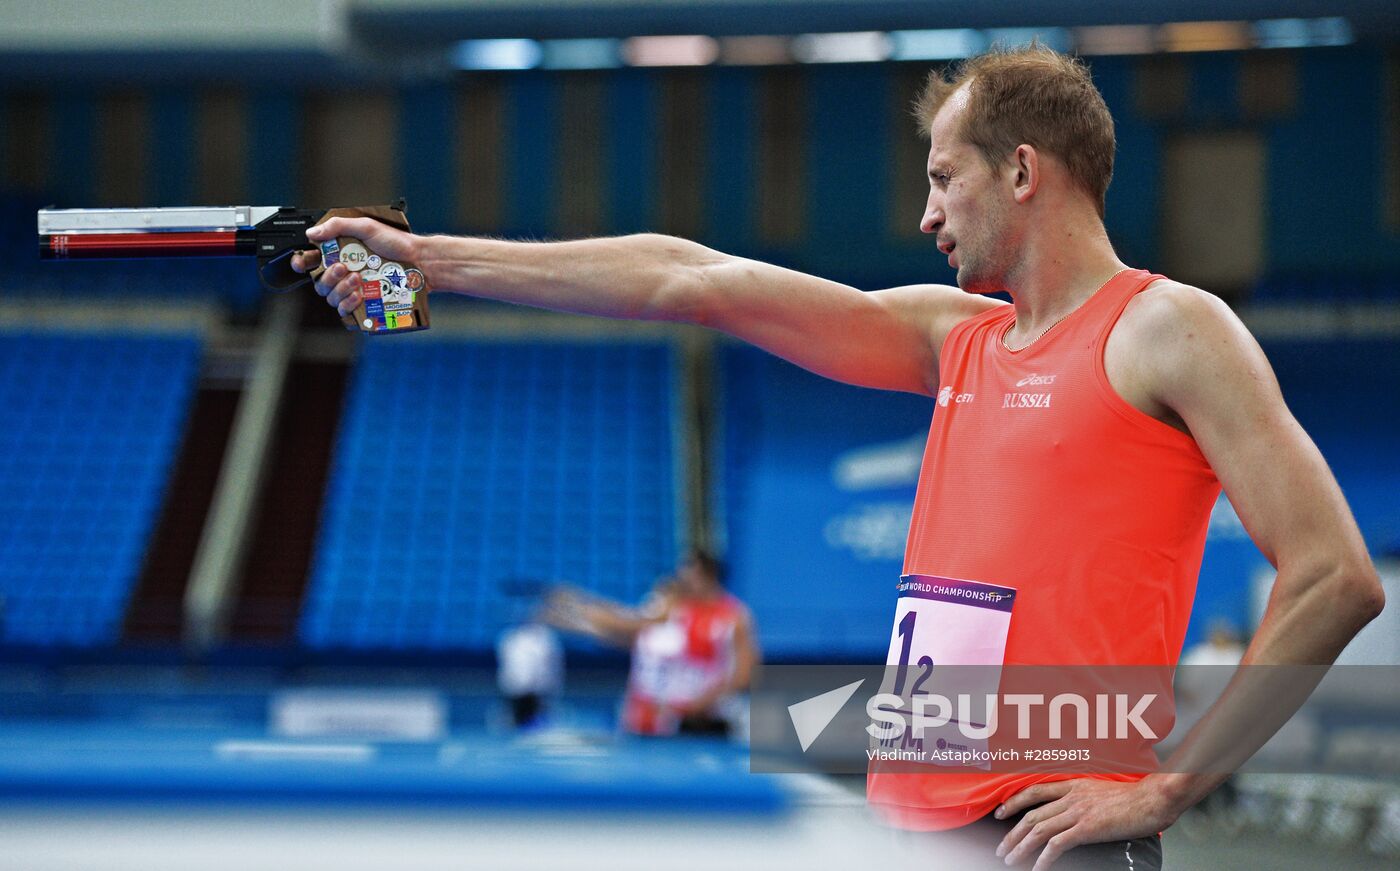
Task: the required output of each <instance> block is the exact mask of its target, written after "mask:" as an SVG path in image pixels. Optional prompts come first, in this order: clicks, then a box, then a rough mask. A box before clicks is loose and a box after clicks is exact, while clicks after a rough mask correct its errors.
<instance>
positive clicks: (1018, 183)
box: [1010, 145, 1040, 205]
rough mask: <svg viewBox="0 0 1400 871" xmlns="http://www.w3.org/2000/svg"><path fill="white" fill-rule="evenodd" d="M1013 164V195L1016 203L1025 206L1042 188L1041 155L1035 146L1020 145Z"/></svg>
mask: <svg viewBox="0 0 1400 871" xmlns="http://www.w3.org/2000/svg"><path fill="white" fill-rule="evenodd" d="M1011 162H1012V163H1011V169H1010V172H1011V174H1012V189H1011V194H1012V196H1013V197H1014V198H1015V199H1016V202H1018V203H1021V204H1023V205H1024V204H1025V203H1027V202H1030V199H1031V197H1033V196H1035V192H1036V189H1037V188H1039V187H1040V154H1039V153H1037V152H1036V150H1035V146H1033V145H1018V146H1016V152H1015V153H1014V154H1013V155H1012V156H1011Z"/></svg>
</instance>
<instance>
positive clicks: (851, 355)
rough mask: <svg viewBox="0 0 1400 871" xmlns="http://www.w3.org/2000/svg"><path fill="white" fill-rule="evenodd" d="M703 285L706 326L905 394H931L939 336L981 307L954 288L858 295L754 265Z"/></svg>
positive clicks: (730, 269)
mask: <svg viewBox="0 0 1400 871" xmlns="http://www.w3.org/2000/svg"><path fill="white" fill-rule="evenodd" d="M708 282H709V283H710V285H711V288H712V293H711V296H712V301H713V305H712V306H710V307H709V311H708V313H707V316H706V318H705V320H704V323H705V325H706V326H709V327H713V328H715V329H718V330H721V331H723V332H725V333H728V334H730V335H733V336H735V337H737V338H739V339H742V340H744V341H746V342H749V343H750V344H753V345H757V346H758V347H760V348H763V349H764V350H767V351H769V352H771V353H773V354H776V355H778V356H779V357H782V358H783V359H785V360H788V361H790V362H792V363H795V364H797V365H798V366H801V367H803V368H804V369H808V370H810V371H812V372H815V373H817V374H818V375H822V376H824V377H827V378H832V379H834V380H837V381H843V382H846V383H848V384H856V385H859V386H862V387H874V388H879V389H885V390H901V391H906V392H910V393H922V394H931V393H932V392H934V390H935V389H936V386H937V371H938V349H939V346H940V344H941V341H942V335H946V331H947V329H948V328H950V326H951V322H956V320H961V319H962V318H963V317H967V316H970V315H971V314H975V313H976V311H979V310H981V306H980V302H981V301H980V300H975V299H972V298H971V297H969V296H968V295H967V294H964V293H963V292H962V291H959V290H957V289H956V288H948V287H941V286H938V285H912V286H908V287H897V288H892V289H889V290H878V291H870V292H865V291H860V290H857V289H855V288H853V287H849V286H847V285H843V284H839V283H837V282H833V281H828V280H826V279H822V278H817V277H815V276H810V275H804V274H802V273H797V272H792V271H791V270H787V269H782V268H780V267H776V266H771V265H769V264H763V263H757V262H755V261H740V262H737V263H734V264H732V265H729V266H726V267H724V271H723V274H719V275H712V276H711V277H710V278H709V279H708ZM969 300H972V304H971V305H969ZM944 323H949V327H941V325H942V324H944ZM940 329H941V330H942V332H941V334H940Z"/></svg>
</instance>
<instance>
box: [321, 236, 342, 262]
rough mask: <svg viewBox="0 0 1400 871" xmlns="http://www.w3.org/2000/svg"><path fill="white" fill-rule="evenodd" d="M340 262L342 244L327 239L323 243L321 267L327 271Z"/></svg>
mask: <svg viewBox="0 0 1400 871" xmlns="http://www.w3.org/2000/svg"><path fill="white" fill-rule="evenodd" d="M339 262H340V243H339V242H338V241H336V240H335V239H327V240H326V241H324V242H322V243H321V265H322V266H324V267H325V268H327V269H330V268H331V267H332V266H334V265H335V264H337V263H339Z"/></svg>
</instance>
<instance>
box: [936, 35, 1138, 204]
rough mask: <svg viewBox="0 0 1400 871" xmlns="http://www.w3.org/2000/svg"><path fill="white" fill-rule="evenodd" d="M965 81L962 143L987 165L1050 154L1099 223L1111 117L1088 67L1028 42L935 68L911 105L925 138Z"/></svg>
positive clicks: (1109, 168)
mask: <svg viewBox="0 0 1400 871" xmlns="http://www.w3.org/2000/svg"><path fill="white" fill-rule="evenodd" d="M967 82H971V85H970V86H969V90H968V103H967V111H966V112H964V113H963V116H962V123H961V125H960V127H961V129H960V130H959V131H958V133H959V135H960V136H961V138H962V140H963V141H965V142H967V143H969V144H970V145H973V146H975V147H976V148H977V149H978V150H979V151H980V152H981V153H982V158H983V159H984V160H985V161H986V162H987V164H988V165H989V166H992V167H996V166H999V165H1000V164H1001V162H1002V161H1004V160H1006V158H1007V157H1008V156H1009V155H1010V154H1011V153H1012V152H1013V151H1015V150H1016V147H1017V146H1019V145H1022V144H1025V145H1031V146H1033V147H1035V148H1036V149H1037V150H1038V151H1041V152H1043V153H1046V154H1052V155H1054V156H1055V157H1056V158H1058V159H1059V160H1060V162H1062V163H1063V164H1064V165H1065V166H1066V167H1068V168H1069V174H1070V177H1071V178H1072V179H1073V180H1074V182H1075V183H1076V184H1077V185H1079V187H1080V188H1081V189H1083V190H1084V192H1085V193H1087V194H1088V195H1089V196H1090V197H1091V198H1092V199H1093V201H1094V204H1095V205H1096V206H1097V207H1098V210H1099V217H1100V218H1102V217H1103V214H1104V195H1105V194H1106V193H1107V191H1108V183H1109V181H1110V180H1111V179H1112V178H1113V150H1114V136H1113V116H1112V115H1110V114H1109V111H1108V106H1107V105H1105V104H1104V101H1103V95H1102V94H1100V93H1099V90H1098V88H1096V87H1094V81H1093V79H1092V78H1091V77H1090V75H1089V68H1088V67H1086V66H1085V65H1084V63H1083V62H1082V61H1080V60H1079V59H1077V58H1073V57H1068V56H1066V55H1063V54H1060V53H1059V52H1057V51H1053V50H1051V49H1048V48H1044V47H1042V46H1038V45H1032V46H1030V47H1028V48H1020V49H1015V50H993V51H991V52H989V53H987V54H983V55H979V56H978V57H974V58H969V59H967V60H966V61H963V62H962V63H959V64H957V65H956V66H953V67H950V68H947V69H944V70H935V71H933V72H932V73H929V76H928V80H927V82H925V84H924V89H923V91H922V92H921V93H920V94H919V98H918V100H917V101H915V103H914V114H915V116H916V117H917V118H918V121H919V132H920V134H921V135H922V136H923V137H924V138H928V135H929V127H930V125H932V124H933V117H934V116H935V115H937V114H938V110H939V109H940V108H941V107H942V106H943V104H944V103H945V102H946V101H947V100H948V97H950V96H951V95H952V94H953V92H954V91H956V90H957V89H958V88H960V87H961V86H962V85H963V84H965V83H967Z"/></svg>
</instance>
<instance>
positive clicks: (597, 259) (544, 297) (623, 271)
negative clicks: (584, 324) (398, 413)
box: [419, 234, 724, 321]
mask: <svg viewBox="0 0 1400 871" xmlns="http://www.w3.org/2000/svg"><path fill="white" fill-rule="evenodd" d="M420 244H421V250H422V253H421V255H420V256H419V263H420V264H421V265H422V268H423V270H424V271H425V272H426V273H427V274H428V275H429V276H430V278H431V279H432V282H433V287H434V289H435V290H438V291H443V290H446V291H450V292H454V293H462V294H469V295H471V296H478V297H484V298H487V299H495V300H501V301H503V302H511V303H519V304H522V305H529V306H535V307H538V308H546V309H553V310H555V311H568V312H577V313H579V314H589V315H598V316H601V317H608V318H628V319H637V320H661V321H695V320H697V318H698V310H699V308H700V305H701V302H702V300H701V296H702V293H701V287H702V286H703V272H704V269H705V267H706V266H708V265H713V264H716V263H719V262H722V261H723V259H724V255H722V254H719V253H718V252H715V251H712V250H710V249H708V248H706V247H704V246H703V245H699V244H696V243H694V242H689V241H686V240H684V239H677V238H674V237H670V236H660V235H654V234H641V235H634V236H620V237H615V238H606V239H582V240H578V241H571V242H506V241H501V240H497V239H479V238H470V237H457V236H426V237H423V239H422V240H421V243H420Z"/></svg>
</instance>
